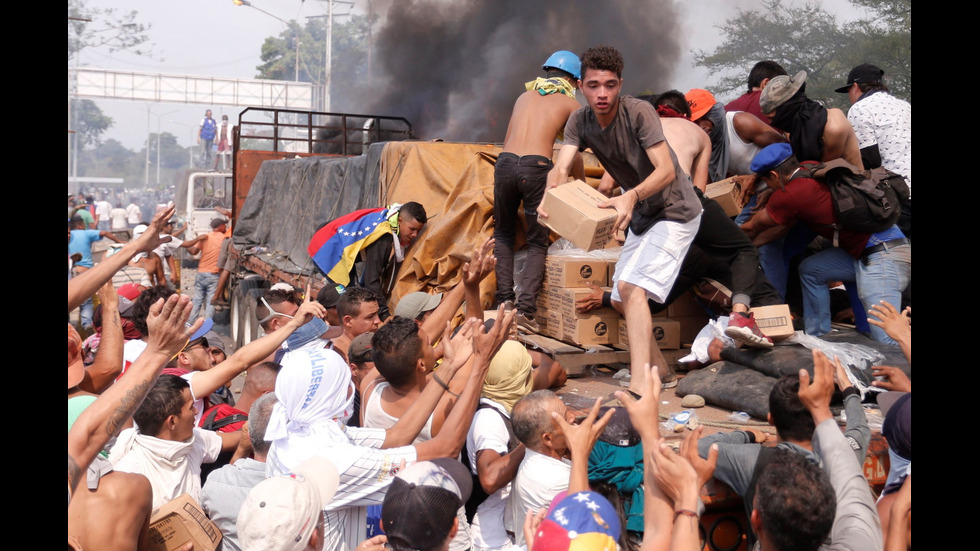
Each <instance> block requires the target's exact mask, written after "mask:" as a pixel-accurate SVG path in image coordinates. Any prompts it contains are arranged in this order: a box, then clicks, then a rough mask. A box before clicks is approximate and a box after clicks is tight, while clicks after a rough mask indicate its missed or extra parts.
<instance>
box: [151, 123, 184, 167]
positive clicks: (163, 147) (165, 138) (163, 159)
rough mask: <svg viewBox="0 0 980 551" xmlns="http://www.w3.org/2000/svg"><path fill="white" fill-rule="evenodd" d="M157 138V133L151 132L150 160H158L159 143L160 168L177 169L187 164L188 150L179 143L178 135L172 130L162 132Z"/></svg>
mask: <svg viewBox="0 0 980 551" xmlns="http://www.w3.org/2000/svg"><path fill="white" fill-rule="evenodd" d="M159 138H160V139H159V141H158V140H157V135H156V134H155V133H153V134H150V162H156V155H157V144H158V143H159V146H160V168H164V169H175V168H183V167H186V166H187V150H186V149H184V148H183V147H181V146H180V145H179V144H178V143H177V136H174V135H173V134H171V133H170V132H162V133H160V136H159Z"/></svg>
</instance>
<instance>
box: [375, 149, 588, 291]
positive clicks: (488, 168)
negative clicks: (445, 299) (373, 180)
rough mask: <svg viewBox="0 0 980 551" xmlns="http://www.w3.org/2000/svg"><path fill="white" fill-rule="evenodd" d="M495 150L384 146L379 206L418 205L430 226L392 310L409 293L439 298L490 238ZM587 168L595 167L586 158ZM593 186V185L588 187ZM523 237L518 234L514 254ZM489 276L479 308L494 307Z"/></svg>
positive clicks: (410, 256)
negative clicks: (461, 268) (419, 292)
mask: <svg viewBox="0 0 980 551" xmlns="http://www.w3.org/2000/svg"><path fill="white" fill-rule="evenodd" d="M499 154H500V147H498V146H495V145H488V144H461V143H442V142H389V143H388V144H386V145H385V150H384V152H383V153H382V156H381V170H380V178H381V182H382V186H381V190H380V191H381V197H380V204H382V205H388V204H391V203H406V202H408V201H418V202H419V203H421V204H422V205H423V206H424V207H425V209H426V213H427V214H428V216H429V222H428V224H426V226H425V230H424V231H423V232H422V234H421V235H420V236H419V238H418V240H417V241H416V242H415V244H414V245H413V246H412V248H411V249H409V250H408V251H407V253H406V257H405V262H404V263H403V264H402V267H401V271H399V273H398V281H397V283H396V284H395V287H394V290H393V292H392V298H391V306H392V309H394V306H395V305H396V304H397V303H398V299H399V298H400V297H402V296H404V295H406V294H408V293H411V292H414V291H426V292H429V293H436V292H444V291H448V290H449V289H451V288H452V287H453V286H455V285H456V284H457V283H458V282H459V280H460V277H461V273H460V270H459V268H460V267H461V266H462V265H463V264H464V263H466V262H467V261H468V260H469V259H470V256H471V255H472V253H473V250H474V249H475V248H476V247H477V246H478V245H479V244H480V243H482V242H483V240H484V239H486V238H488V237H492V236H493V168H494V164H495V163H496V161H497V155H499ZM585 164H586V166H591V167H596V166H598V162H597V161H596V160H595V158H594V157H592V156H591V154H588V155H586V156H585ZM592 183H593V185H594V184H595V183H597V180H596V181H594V182H592ZM523 240H524V231H523V230H521V231H518V232H517V239H516V241H517V243H516V246H517V247H518V248H521V247H523V244H524V243H523ZM496 288H497V282H496V278H495V277H494V276H493V275H492V274H491V275H490V276H488V277H487V278H486V279H485V280H483V283H482V284H481V285H480V297H481V299H482V302H483V304H482V305H481V306H482V307H484V308H486V307H489V306H490V305H491V304H492V303H493V293H494V291H495V290H496Z"/></svg>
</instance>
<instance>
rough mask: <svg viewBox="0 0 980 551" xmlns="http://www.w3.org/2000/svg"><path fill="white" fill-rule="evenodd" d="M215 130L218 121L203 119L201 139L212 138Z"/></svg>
mask: <svg viewBox="0 0 980 551" xmlns="http://www.w3.org/2000/svg"><path fill="white" fill-rule="evenodd" d="M217 130H218V123H216V122H214V119H204V124H202V125H201V139H202V140H213V139H214V135H215V134H216V133H217Z"/></svg>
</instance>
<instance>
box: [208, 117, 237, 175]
mask: <svg viewBox="0 0 980 551" xmlns="http://www.w3.org/2000/svg"><path fill="white" fill-rule="evenodd" d="M217 140H218V155H217V156H216V157H215V158H214V167H213V168H212V169H211V170H218V162H219V161H220V162H221V170H228V156H229V155H231V143H232V137H231V125H230V124H228V115H221V126H219V127H218V134H217Z"/></svg>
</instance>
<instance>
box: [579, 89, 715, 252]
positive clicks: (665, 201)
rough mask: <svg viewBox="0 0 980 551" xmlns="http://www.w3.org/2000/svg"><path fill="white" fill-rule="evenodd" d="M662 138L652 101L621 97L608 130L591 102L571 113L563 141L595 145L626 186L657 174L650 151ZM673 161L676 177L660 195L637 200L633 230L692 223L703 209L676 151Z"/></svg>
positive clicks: (661, 129)
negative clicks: (657, 224)
mask: <svg viewBox="0 0 980 551" xmlns="http://www.w3.org/2000/svg"><path fill="white" fill-rule="evenodd" d="M663 141H665V138H664V131H663V128H662V127H661V125H660V116H659V115H657V112H656V110H654V108H653V105H651V104H650V103H649V102H647V101H643V100H638V99H636V98H634V97H632V96H620V98H619V110H618V112H617V113H616V118H615V119H613V121H612V123H610V124H609V126H607V127H606V128H602V127H601V126H600V125H599V122H598V120H596V117H595V113H593V112H592V108H590V107H588V106H586V107H582V108H581V109H579V110H578V111H575V112H574V113H572V116H571V117H569V118H568V123H566V124H565V141H564V143H565V144H566V145H575V146H577V147H578V148H579V151H582V150H584V149H585V148H590V149H592V152H593V153H594V154H595V156H596V157H597V158H598V159H599V162H601V163H602V166H603V167H604V168H605V169H606V170H607V171H609V173H610V174H611V175H612V176H613V178H615V180H616V183H618V184H619V185H620V186H622V187H623V189H625V190H630V189H633V188H634V187H636V186H637V185H638V184H639V183H640V182H642V181H643V180H645V179H646V178H647V177H648V176H650V174H651V173H653V171H654V167H653V163H651V162H650V158H649V157H648V156H647V152H646V150H647V149H648V148H650V147H653V146H654V145H657V144H658V143H660V142H663ZM669 148H670V146H669V145H668V149H669ZM670 159H671V161H672V162H673V163H674V174H675V177H674V181H673V182H671V183H670V184H668V185H667V187H665V188H664V189H663V190H662V191H661V192H660V193H657V194H654V195H652V196H650V197H647V198H646V199H644V200H643V201H640V202H639V203H637V205H636V207H635V208H634V209H633V220H632V222H630V230H631V231H632V232H633V233H634V234H637V235H639V234H641V233H643V232H645V231H646V230H647V229H649V228H650V226H652V225H653V224H654V223H655V222H658V221H660V220H672V221H675V222H690V221H691V220H693V219H694V218H695V217H696V216H697V215H698V214H699V213H700V212H701V202H700V201H698V198H697V195H695V194H694V187H693V185H692V184H691V178H690V177H689V176H688V175H687V173H686V172H685V171H684V170H682V169H681V167H680V166H679V165H678V164H677V156H676V155H674V150H673V149H671V150H670Z"/></svg>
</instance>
